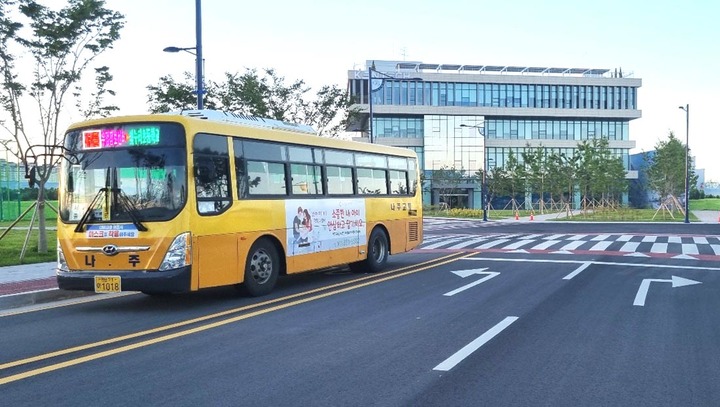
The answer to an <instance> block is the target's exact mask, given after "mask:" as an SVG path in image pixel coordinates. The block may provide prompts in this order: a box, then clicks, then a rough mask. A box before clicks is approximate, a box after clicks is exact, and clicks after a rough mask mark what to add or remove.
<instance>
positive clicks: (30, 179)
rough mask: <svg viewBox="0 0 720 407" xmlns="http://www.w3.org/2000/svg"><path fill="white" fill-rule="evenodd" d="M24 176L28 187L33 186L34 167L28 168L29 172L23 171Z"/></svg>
mask: <svg viewBox="0 0 720 407" xmlns="http://www.w3.org/2000/svg"><path fill="white" fill-rule="evenodd" d="M25 178H27V180H28V185H29V186H30V188H34V187H35V167H32V168H30V171H29V172H27V171H26V172H25Z"/></svg>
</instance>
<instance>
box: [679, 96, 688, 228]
mask: <svg viewBox="0 0 720 407" xmlns="http://www.w3.org/2000/svg"><path fill="white" fill-rule="evenodd" d="M678 109H681V110H684V111H685V223H690V104H686V105H685V106H678Z"/></svg>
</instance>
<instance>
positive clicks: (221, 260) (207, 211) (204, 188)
mask: <svg viewBox="0 0 720 407" xmlns="http://www.w3.org/2000/svg"><path fill="white" fill-rule="evenodd" d="M193 175H194V177H193V178H194V180H195V201H196V210H197V215H199V216H196V217H194V219H195V221H193V222H191V223H192V224H193V234H194V236H196V238H195V243H196V244H195V245H194V250H195V251H196V253H195V256H196V257H195V258H196V260H197V262H198V271H199V273H198V275H199V281H198V287H199V288H203V287H214V286H219V285H227V284H232V283H235V282H238V281H239V279H240V274H239V270H240V268H239V267H238V253H237V250H238V245H237V234H236V233H234V231H233V221H232V219H230V217H231V212H229V211H228V210H229V209H230V207H231V205H232V195H231V192H230V191H231V190H230V159H229V150H228V138H227V137H224V136H214V135H208V134H198V135H196V136H195V138H194V140H193Z"/></svg>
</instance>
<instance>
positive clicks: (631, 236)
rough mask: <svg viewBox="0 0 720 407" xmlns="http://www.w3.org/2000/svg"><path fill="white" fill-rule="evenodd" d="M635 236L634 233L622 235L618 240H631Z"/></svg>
mask: <svg viewBox="0 0 720 407" xmlns="http://www.w3.org/2000/svg"><path fill="white" fill-rule="evenodd" d="M632 238H633V235H622V236H620V237H619V238H618V240H617V241H618V242H629V241H630V239H632Z"/></svg>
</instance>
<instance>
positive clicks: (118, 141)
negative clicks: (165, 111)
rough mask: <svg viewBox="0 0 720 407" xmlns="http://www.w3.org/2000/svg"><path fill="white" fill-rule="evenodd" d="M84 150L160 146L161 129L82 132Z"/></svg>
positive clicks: (144, 128) (114, 129)
mask: <svg viewBox="0 0 720 407" xmlns="http://www.w3.org/2000/svg"><path fill="white" fill-rule="evenodd" d="M82 135H83V150H94V149H99V148H116V147H128V146H154V145H158V144H160V127H158V126H142V127H128V128H123V127H120V128H106V129H91V130H85V131H83V132H82Z"/></svg>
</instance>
